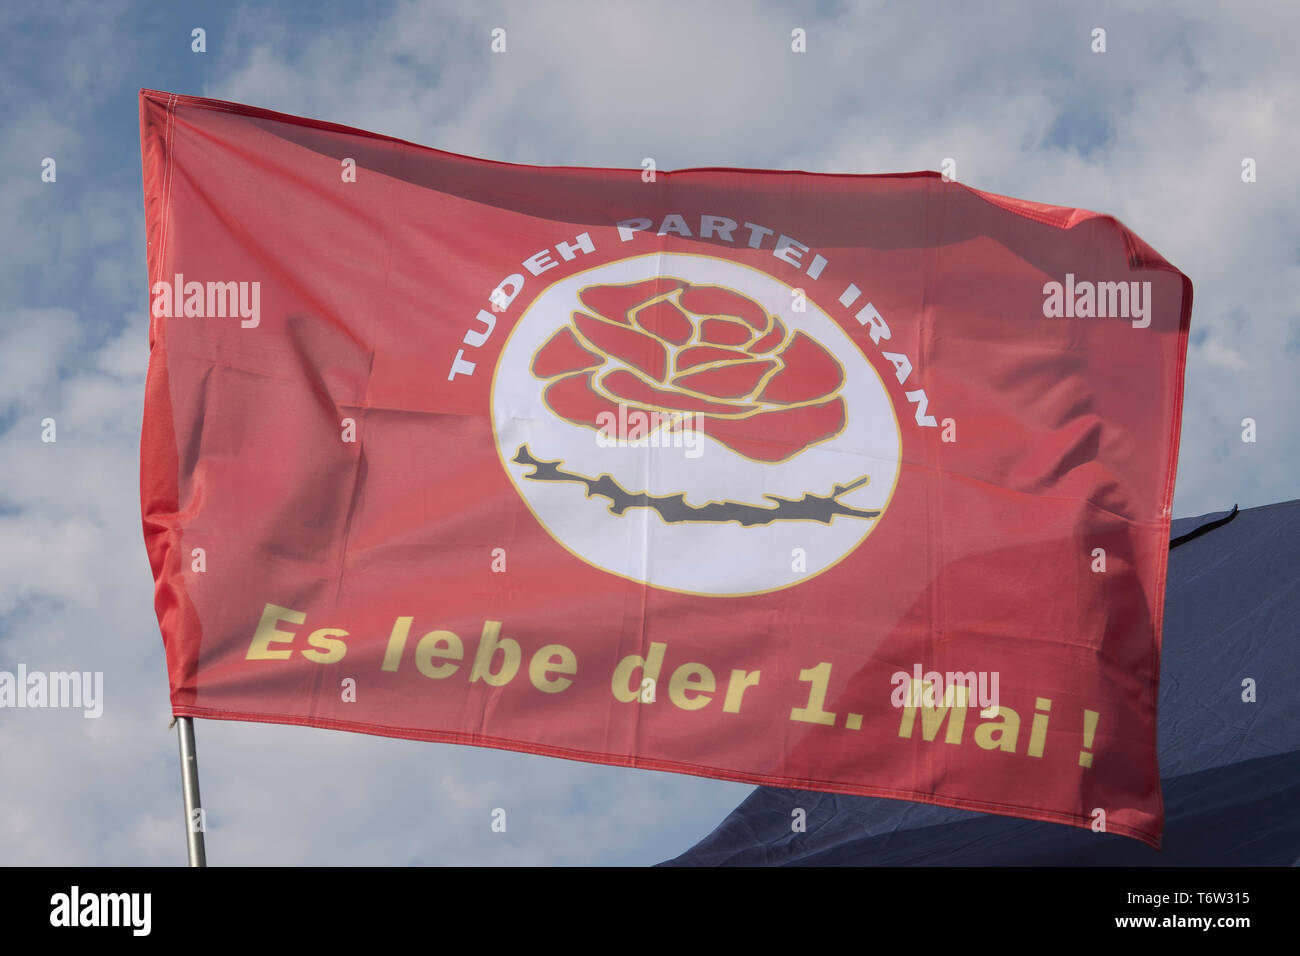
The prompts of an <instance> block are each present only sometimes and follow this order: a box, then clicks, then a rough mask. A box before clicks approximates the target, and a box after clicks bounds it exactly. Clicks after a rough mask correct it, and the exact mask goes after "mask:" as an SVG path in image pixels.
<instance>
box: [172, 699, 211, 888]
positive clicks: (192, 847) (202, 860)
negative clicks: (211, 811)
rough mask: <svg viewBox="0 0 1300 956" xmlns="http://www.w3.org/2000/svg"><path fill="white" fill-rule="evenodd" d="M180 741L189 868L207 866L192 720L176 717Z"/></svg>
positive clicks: (197, 762)
mask: <svg viewBox="0 0 1300 956" xmlns="http://www.w3.org/2000/svg"><path fill="white" fill-rule="evenodd" d="M176 721H177V723H178V724H179V725H180V741H181V792H182V793H183V794H184V797H185V832H186V835H187V837H188V842H189V855H190V866H207V865H208V859H207V854H206V853H205V852H204V850H203V830H204V826H203V822H204V821H203V806H202V803H201V802H200V800H199V761H198V757H197V756H196V755H195V753H194V720H193V718H190V717H177V718H176Z"/></svg>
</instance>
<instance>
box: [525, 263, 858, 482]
mask: <svg viewBox="0 0 1300 956" xmlns="http://www.w3.org/2000/svg"><path fill="white" fill-rule="evenodd" d="M578 299H579V301H580V302H581V303H582V304H583V305H584V306H585V307H586V310H587V311H575V312H574V313H573V321H572V324H571V325H568V326H565V327H564V328H561V329H560V330H559V331H557V332H556V333H555V334H554V335H552V336H551V338H550V339H548V340H547V342H546V344H545V345H543V346H542V347H541V348H540V349H538V350H537V354H536V355H535V356H533V364H532V372H533V374H534V375H535V376H537V377H538V378H541V379H548V380H550V384H548V385H547V386H546V388H545V391H544V392H543V397H544V400H545V402H546V404H547V407H549V408H550V409H551V411H552V412H554V413H555V414H556V415H558V416H559V417H561V418H563V419H565V420H566V421H570V422H573V423H574V424H575V425H583V426H585V427H588V428H592V429H600V428H601V424H600V418H598V416H601V415H602V413H612V414H614V415H615V416H617V414H618V406H619V405H620V404H622V405H624V406H626V407H627V409H628V410H629V411H631V410H640V411H643V412H645V413H647V414H649V413H652V412H658V413H659V414H660V415H665V416H680V415H682V414H684V413H691V414H696V413H698V415H699V416H701V417H699V418H697V419H696V421H699V422H701V423H702V424H701V426H700V427H701V429H702V430H703V431H704V432H705V434H707V435H709V436H710V437H711V438H713V439H715V440H716V441H718V442H721V443H722V444H724V445H726V446H727V447H728V448H730V449H731V450H732V451H734V452H736V453H737V454H740V455H744V456H746V457H748V458H752V459H755V460H757V461H762V462H779V461H787V460H789V459H791V458H793V457H794V456H795V455H797V454H799V453H800V452H802V451H803V450H804V449H805V448H808V447H809V446H810V445H814V444H816V443H817V442H820V441H824V440H826V439H827V438H832V437H834V436H835V435H837V434H839V433H840V431H842V430H843V428H844V422H845V414H846V409H845V405H844V400H843V399H842V398H840V397H839V395H838V394H836V393H837V392H838V391H839V389H840V387H841V386H842V385H843V384H844V370H843V368H842V367H841V366H840V363H839V362H837V361H836V360H835V359H834V358H833V357H832V356H831V355H830V354H829V353H828V352H827V351H826V350H825V349H824V348H822V346H821V345H820V344H819V343H818V342H817V341H816V340H815V339H814V338H812V336H810V335H808V334H807V333H806V332H802V331H797V332H794V333H790V332H788V331H787V330H786V328H785V326H784V325H782V324H781V321H780V320H779V319H778V318H777V317H776V316H774V315H770V314H768V313H767V312H765V311H764V310H763V309H762V308H761V307H760V306H759V305H758V303H756V302H754V301H753V300H752V299H749V298H747V297H745V296H743V295H741V294H739V293H738V292H733V291H731V290H730V289H725V288H723V287H721V286H713V285H692V284H691V283H689V282H684V281H682V280H680V279H669V278H659V279H647V280H644V281H641V282H632V283H628V284H624V285H591V286H587V287H586V288H584V289H582V290H581V291H580V292H579V293H578Z"/></svg>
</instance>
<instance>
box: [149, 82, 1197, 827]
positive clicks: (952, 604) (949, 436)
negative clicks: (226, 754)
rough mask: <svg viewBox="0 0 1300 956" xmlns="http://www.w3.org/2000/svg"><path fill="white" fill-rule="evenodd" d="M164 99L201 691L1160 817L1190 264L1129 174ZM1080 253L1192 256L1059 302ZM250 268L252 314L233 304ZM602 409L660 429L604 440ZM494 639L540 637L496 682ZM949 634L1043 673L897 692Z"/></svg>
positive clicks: (534, 746) (190, 596) (172, 375)
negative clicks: (1115, 207) (1103, 184)
mask: <svg viewBox="0 0 1300 956" xmlns="http://www.w3.org/2000/svg"><path fill="white" fill-rule="evenodd" d="M140 106H141V146H142V153H143V158H144V187H145V188H144V195H145V210H146V218H147V229H148V241H149V257H148V258H149V281H150V288H151V314H152V315H153V318H152V320H151V326H150V350H151V354H150V366H149V377H148V384H147V390H146V401H145V415H144V429H143V436H142V441H141V504H142V510H143V518H144V531H145V540H146V544H147V547H148V551H149V557H150V561H151V564H152V567H153V572H154V576H155V580H156V604H157V611H158V618H159V623H160V625H161V629H162V634H163V640H164V644H165V647H166V652H167V663H168V672H169V675H170V683H171V698H172V706H173V711H174V712H175V713H176V714H180V715H190V716H196V717H212V718H221V719H238V720H259V721H270V722H277V723H294V724H305V725H310V726H317V727H330V728H335V729H341V730H352V731H360V732H365V733H374V734H383V735H388V736H395V737H409V738H416V739H421V740H437V741H449V742H456V743H468V744H476V745H480V746H492V747H503V748H507V749H512V750H521V751H527V752H532V753H541V754H550V755H554V756H562V757H569V758H573V759H579V760H588V761H595V762H601V763H611V764H621V765H627V766H637V767H646V768H653V769H658V770H670V771H676V772H684V773H694V774H699V775H703V776H709V777H716V778H721V779H730V780H740V781H747V782H752V783H761V784H770V785H776V786H789V787H801V788H807V789H814V790H826V791H834V792H842V793H856V794H867V795H875V796H887V797H897V798H902V799H908V800H918V801H924V802H929V803H938V804H944V805H949V806H955V807H964V808H968V809H974V810H983V811H988V812H993V813H1002V814H1008V815H1013V816H1021V817H1028V818H1033V819H1039V820H1050V821H1057V822H1061V823H1070V824H1075V825H1078V826H1089V825H1092V824H1093V823H1094V821H1095V820H1097V819H1098V815H1097V813H1096V811H1097V810H1099V809H1100V810H1102V811H1104V820H1105V826H1106V828H1107V830H1109V831H1111V832H1118V833H1123V834H1126V835H1129V836H1132V837H1136V838H1139V839H1142V840H1144V841H1146V842H1149V843H1153V844H1156V843H1158V840H1159V835H1160V831H1161V827H1162V822H1163V811H1162V807H1161V800H1160V790H1159V783H1158V769H1157V766H1156V757H1155V700H1156V694H1155V691H1156V682H1157V678H1158V674H1159V648H1160V625H1161V613H1162V609H1163V606H1164V586H1165V580H1164V575H1165V558H1166V546H1167V541H1168V532H1169V520H1170V502H1171V497H1172V491H1173V484H1174V468H1175V462H1176V459H1177V450H1178V435H1179V425H1180V417H1181V400H1182V380H1183V365H1184V357H1185V353H1186V344H1187V330H1188V323H1189V319H1190V313H1191V284H1190V282H1189V281H1188V280H1187V279H1186V277H1184V276H1182V275H1181V274H1180V273H1179V272H1178V271H1177V270H1175V269H1174V268H1173V267H1172V266H1170V265H1169V264H1168V263H1167V262H1165V261H1164V260H1163V259H1161V258H1160V257H1159V255H1158V254H1156V253H1155V252H1154V250H1152V249H1151V248H1150V247H1149V246H1147V245H1146V244H1145V243H1143V242H1142V241H1141V240H1140V239H1138V238H1137V237H1136V236H1134V235H1133V234H1132V233H1130V232H1129V231H1128V230H1127V229H1125V227H1124V226H1122V225H1121V224H1120V223H1118V222H1117V221H1116V220H1114V219H1112V218H1109V217H1105V216H1098V215H1096V214H1093V213H1088V212H1085V211H1081V210H1075V209H1062V208H1059V207H1051V206H1043V205H1039V204H1035V203H1030V202H1025V201H1021V200H1013V199H1007V198H1005V197H1000V196H993V195H989V194H985V193H980V192H978V191H975V190H972V189H969V188H967V187H966V186H963V185H961V184H958V183H949V182H944V181H943V180H942V179H941V178H940V177H939V176H937V175H935V174H932V173H913V174H906V175H892V176H848V175H844V176H839V175H814V174H807V173H796V172H765V171H753V170H736V169H695V170H684V171H679V172H671V173H665V172H662V171H661V172H658V173H657V174H656V175H655V176H654V178H653V181H647V180H648V179H649V175H648V174H644V175H643V171H642V170H610V169H578V168H533V167H523V166H513V165H508V164H504V163H495V162H488V161H484V160H479V159H473V158H468V157H464V156H458V155H453V154H449V153H445V152H439V151H437V150H432V149H427V148H424V147H420V146H415V145H412V144H409V143H405V142H401V141H399V140H394V139H390V138H388V137H383V136H376V135H374V134H371V133H366V132H362V131H359V130H353V129H347V128H345V127H340V126H337V125H333V124H328V123H321V122H317V121H313V120H304V119H299V118H296V117H290V116H285V115H281V114H276V113H271V112H268V111H266V110H259V109H254V108H251V107H246V106H240V105H236V104H231V103H223V102H218V101H214V100H207V99H200V98H196V97H187V96H175V95H171V94H166V93H158V92H153V91H142V93H141V100H140ZM347 161H352V162H353V163H354V164H355V181H349V163H348V162H347ZM677 217H680V218H677ZM706 217H713V218H706ZM629 220H648V221H649V226H648V228H633V227H629V231H626V232H624V233H620V231H619V229H618V228H617V224H618V223H619V222H622V221H629ZM728 222H731V223H732V226H733V228H731V229H729V230H728V229H727V228H725V227H726V226H727V223H728ZM746 224H753V225H754V227H755V228H754V229H751V228H749V226H748V225H746ZM706 230H707V231H709V232H710V235H708V236H707V237H705V236H704V233H705V231H706ZM769 230H770V231H769ZM561 244H567V245H561ZM588 247H589V248H590V251H587V249H588ZM541 252H545V253H546V255H545V256H542V257H538V256H537V254H538V253H541ZM528 263H531V265H532V267H533V268H532V269H530V268H529V265H528ZM534 270H536V271H537V272H538V274H534ZM177 275H182V276H183V277H184V279H183V282H182V287H181V290H180V294H179V296H177V295H176V294H175V293H174V292H166V291H163V292H160V291H159V290H160V286H159V285H158V284H159V283H162V284H163V287H161V288H163V289H164V290H165V287H166V284H168V283H174V277H175V276H177ZM512 275H518V277H519V281H518V282H512V281H504V282H503V280H507V277H509V276H512ZM1067 275H1069V276H1071V277H1072V278H1071V279H1070V280H1069V281H1070V282H1071V283H1074V284H1075V286H1074V287H1075V288H1081V286H1079V285H1077V284H1078V283H1085V282H1091V283H1098V282H1126V283H1128V282H1134V283H1138V284H1139V285H1138V286H1137V287H1126V288H1140V287H1141V283H1150V286H1149V290H1150V292H1149V296H1150V298H1149V300H1148V301H1149V302H1150V304H1151V308H1150V311H1149V325H1147V326H1146V327H1141V326H1142V323H1141V322H1140V321H1138V320H1136V319H1134V320H1130V319H1129V318H1127V317H1106V318H1096V317H1047V316H1046V315H1045V314H1044V312H1045V304H1044V303H1045V300H1046V299H1047V298H1048V293H1047V292H1045V284H1047V283H1050V282H1060V283H1066V282H1067ZM190 282H197V283H200V284H201V285H200V286H199V287H198V288H199V292H200V295H199V297H198V300H197V301H196V303H195V305H194V309H193V311H197V312H201V313H203V314H201V315H186V314H184V312H185V309H184V307H183V306H184V300H185V298H186V297H187V291H186V288H185V285H184V284H185V283H190ZM226 282H233V283H247V284H248V285H247V286H246V288H247V289H248V290H249V291H248V294H247V295H246V301H247V302H248V303H249V304H250V309H249V310H248V312H249V314H248V315H247V316H245V315H244V314H243V313H240V314H237V315H233V316H230V315H227V316H225V317H222V316H220V315H214V314H212V312H213V308H212V306H213V301H216V302H217V304H218V305H219V304H220V301H221V295H223V294H224V293H223V292H221V291H220V290H219V291H218V293H217V299H216V300H212V299H211V297H210V296H209V295H208V291H209V290H210V288H211V287H210V286H209V285H208V284H210V283H211V284H216V283H226ZM254 282H256V283H258V287H257V288H258V290H259V291H258V299H257V300H256V301H257V302H258V308H257V310H256V314H255V316H254V314H253V311H252V309H251V303H252V301H254V300H253V299H252V292H251V290H252V288H253V286H252V285H251V283H254ZM850 286H852V287H854V288H856V290H857V295H856V296H854V295H853V294H852V290H851V289H850ZM230 288H235V287H230ZM498 289H501V290H502V291H500V292H498V293H497V294H496V299H497V306H498V307H497V308H496V309H494V307H493V295H494V290H498ZM160 299H161V300H163V301H162V303H161V304H160ZM231 301H232V302H233V301H236V300H231ZM1116 301H1118V300H1116ZM844 303H848V304H847V305H846V304H844ZM177 304H181V305H182V308H181V309H180V310H179V311H180V313H181V314H175V313H176V311H177V310H176V309H175V306H176V305H177ZM502 306H504V307H502ZM169 311H170V312H172V313H173V314H171V315H168V314H167V313H168V312H169ZM218 311H219V310H218ZM885 329H887V330H888V332H887V333H886V332H885ZM873 333H874V334H875V335H876V337H877V338H878V339H879V340H878V341H877V340H875V339H873ZM471 365H472V371H471V370H469V368H468V367H469V366H471ZM602 412H604V413H608V414H610V415H613V416H614V418H615V419H617V416H618V415H619V414H620V412H621V413H622V414H623V416H624V419H625V424H626V425H627V427H630V428H633V429H635V427H636V426H635V422H636V421H637V420H638V416H639V415H641V414H644V415H645V416H647V418H646V421H650V419H649V418H648V416H649V415H650V413H652V412H653V413H656V415H657V416H658V418H657V419H656V420H654V421H650V427H651V428H654V429H656V431H655V432H654V434H655V436H657V437H656V439H655V440H656V441H659V442H661V443H660V444H658V445H651V446H649V447H647V446H644V445H643V446H633V447H627V446H626V445H623V446H620V447H606V446H605V445H602V444H601V441H600V440H601V438H602V433H601V432H600V431H599V429H600V427H601V422H602V421H603V422H605V423H606V424H608V422H609V421H610V419H609V418H602V417H601V414H602ZM683 413H686V414H687V415H688V416H689V417H686V418H682V417H681V416H682V414H683ZM629 415H631V417H630V418H629V417H628V416H629ZM349 422H350V423H351V424H350V426H349ZM349 427H350V429H351V434H350V437H351V439H352V440H346V439H347V438H348V437H349ZM691 429H697V430H696V431H694V432H692V431H691ZM604 434H605V436H608V435H609V434H611V433H609V432H606V433H604ZM640 434H641V433H639V432H636V431H635V430H633V431H632V432H631V433H630V434H629V433H628V432H627V431H626V430H624V431H620V432H618V433H617V434H615V435H614V437H616V438H629V437H630V438H637V437H639V435H640ZM692 435H693V436H694V437H693V439H692ZM674 437H675V438H676V439H678V444H677V445H675V446H674V445H673V444H672V440H673V438H674ZM692 440H693V441H694V442H695V443H696V444H695V445H694V446H693V447H694V449H695V450H696V451H698V456H697V457H691V455H692V446H691V445H690V444H689V442H690V441H692ZM198 549H201V551H200V550H198ZM1095 549H1103V551H1104V560H1105V570H1104V571H1101V570H1095V568H1097V567H1098V565H1097V561H1098V557H1097V552H1096V551H1095ZM200 568H201V570H200ZM272 606H278V607H279V608H283V609H287V610H286V611H285V612H275V611H274V608H273V607H272ZM268 609H269V610H268ZM289 612H293V614H292V615H290V614H289ZM277 614H279V615H280V616H279V618H278V619H277ZM286 615H288V616H286ZM408 619H409V620H408ZM277 620H278V623H277ZM491 622H496V623H491ZM259 625H261V627H260V629H259ZM269 628H274V629H276V630H278V631H279V632H280V633H278V634H276V633H272V632H271V630H269ZM404 629H405V632H406V633H407V637H406V639H405V641H404V643H402V642H401V641H400V634H401V633H402V632H403V631H404ZM322 631H323V633H321V632H322ZM395 631H396V632H397V634H398V635H399V639H398V640H394V639H392V635H393V634H394V633H395ZM339 632H345V633H339ZM259 635H260V637H259ZM426 635H427V637H426ZM451 635H454V637H453V636H451ZM309 637H310V638H312V640H311V641H309ZM268 638H269V640H268ZM493 640H495V641H497V642H498V643H502V644H504V646H505V647H507V648H509V647H511V642H514V644H516V645H517V646H518V649H519V657H518V664H517V669H515V670H514V672H513V675H512V676H511V677H510V679H509V680H502V679H501V677H494V679H495V680H496V681H497V683H495V684H494V683H493V682H492V681H490V680H488V679H484V677H483V675H482V674H477V675H476V673H475V656H476V653H477V652H478V650H479V648H480V646H481V644H482V643H483V642H490V641H493ZM457 641H459V643H460V647H461V652H462V657H461V658H460V659H459V660H457V659H455V658H454V656H449V655H454V650H455V644H456V642H457ZM399 645H400V646H399ZM543 648H546V650H544V651H543V650H542V649H543ZM656 649H662V652H663V661H662V666H661V668H660V671H659V674H658V678H657V681H656V682H655V683H654V684H653V685H652V686H651V687H650V688H649V690H652V691H653V698H654V699H653V700H649V699H646V700H642V699H640V696H639V695H640V693H641V686H642V685H641V678H642V677H643V676H644V673H643V672H633V673H631V674H630V675H625V676H629V680H628V681H625V682H624V687H625V688H626V690H625V691H624V692H623V693H622V696H623V697H628V696H633V697H635V699H632V700H624V699H620V697H619V695H617V694H616V693H615V688H614V686H613V684H612V678H613V676H614V674H615V671H616V668H617V667H618V665H619V662H620V661H622V660H624V659H625V658H627V657H628V656H629V655H640V656H642V657H646V656H650V657H652V658H653V657H654V653H653V652H654V651H655V650H656ZM539 651H541V653H539ZM286 653H287V657H285V656H284V655H285V654H286ZM386 657H387V658H388V664H389V665H391V666H389V667H387V669H386V667H385V660H386ZM511 660H512V658H511V655H510V653H508V652H507V651H502V650H497V651H496V652H495V653H494V654H493V656H492V658H491V659H490V661H489V662H488V671H489V676H493V675H503V676H508V675H510V673H511V668H510V665H511ZM686 665H702V667H700V666H695V667H691V666H686ZM915 666H919V667H920V668H921V670H922V671H923V672H931V671H933V672H938V673H939V674H941V675H942V674H946V673H948V672H985V673H987V674H990V675H991V674H994V673H996V674H997V675H998V679H999V684H998V688H999V703H1000V705H1001V708H1002V710H1001V711H999V713H998V715H997V716H996V717H985V716H981V715H980V714H979V713H978V712H977V709H976V708H975V707H971V708H967V709H965V710H961V709H960V708H956V707H954V708H952V709H950V710H949V711H948V712H947V713H946V715H945V714H942V713H940V712H937V711H936V713H935V714H927V712H926V710H925V708H923V707H922V708H920V710H919V712H918V709H917V708H915V707H913V708H907V707H898V706H895V704H896V703H897V700H896V699H895V698H896V692H897V689H898V688H900V687H901V686H903V685H902V684H901V683H899V682H896V681H895V680H894V675H895V674H897V673H898V672H904V673H906V674H907V675H909V676H910V675H911V674H912V672H913V669H914V667H915ZM704 668H707V673H706V671H705V670H704ZM755 672H756V676H755ZM674 675H676V679H675V680H674ZM746 675H748V676H746ZM474 677H477V678H478V679H472V678H474ZM710 679H711V680H712V687H711V688H710ZM565 681H568V683H567V684H566V683H565ZM819 683H820V684H821V685H822V686H824V688H825V696H824V700H821V701H817V700H813V701H811V702H810V699H809V698H810V691H813V692H814V697H816V693H815V689H816V688H817V687H818V686H819ZM353 697H354V699H350V698H353ZM1040 701H1046V702H1050V703H1047V704H1046V705H1042V704H1040ZM800 710H803V711H807V713H802V714H801V713H800ZM1086 711H1091V712H1093V713H1094V714H1095V715H1096V718H1095V719H1096V726H1095V731H1093V732H1092V739H1091V740H1090V741H1086V740H1085V733H1086V732H1087V731H1088V725H1087V724H1086V723H1085V722H1086V721H1087V720H1091V719H1092V718H1089V717H1086V715H1085V712H1086ZM1009 712H1014V714H1015V716H1016V717H1018V719H1019V730H1018V733H1016V734H1014V735H1013V734H1012V733H1011V729H1010V720H1011V718H1010V715H1009ZM959 714H960V715H961V716H962V718H963V719H962V721H958V715H959ZM1036 714H1037V715H1038V716H1039V718H1040V723H1041V721H1042V720H1045V721H1046V723H1045V725H1042V726H1040V727H1039V729H1038V730H1037V731H1035V730H1034V729H1033V722H1034V720H1035V715H1036ZM940 717H942V718H943V719H944V722H943V723H942V724H938V725H937V727H929V736H930V737H932V738H933V739H927V726H928V723H929V722H930V721H932V720H935V721H937V720H938V719H939V718H940ZM909 718H910V724H909ZM819 720H820V721H821V722H818V721H819ZM994 726H997V727H999V728H1000V729H1001V730H1002V734H1001V736H998V735H995V734H993V733H992V730H991V728H992V727H994ZM909 727H910V731H911V732H910V735H909V734H907V733H905V731H907V730H908V729H909ZM950 734H955V739H952V740H951V742H950ZM1013 737H1014V739H1012V738H1013ZM1035 737H1037V739H1038V743H1037V744H1035V743H1034V738H1035ZM999 743H1001V744H1004V745H1005V744H1008V743H1009V744H1010V746H1009V747H1007V749H1000V748H999V747H998V744H999ZM1035 750H1038V753H1037V754H1036V753H1034V751H1035ZM1081 753H1082V754H1084V755H1085V759H1083V760H1081V758H1080V755H1081ZM1088 755H1090V756H1091V765H1090V766H1084V765H1082V764H1084V763H1087V760H1086V756H1088Z"/></svg>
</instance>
